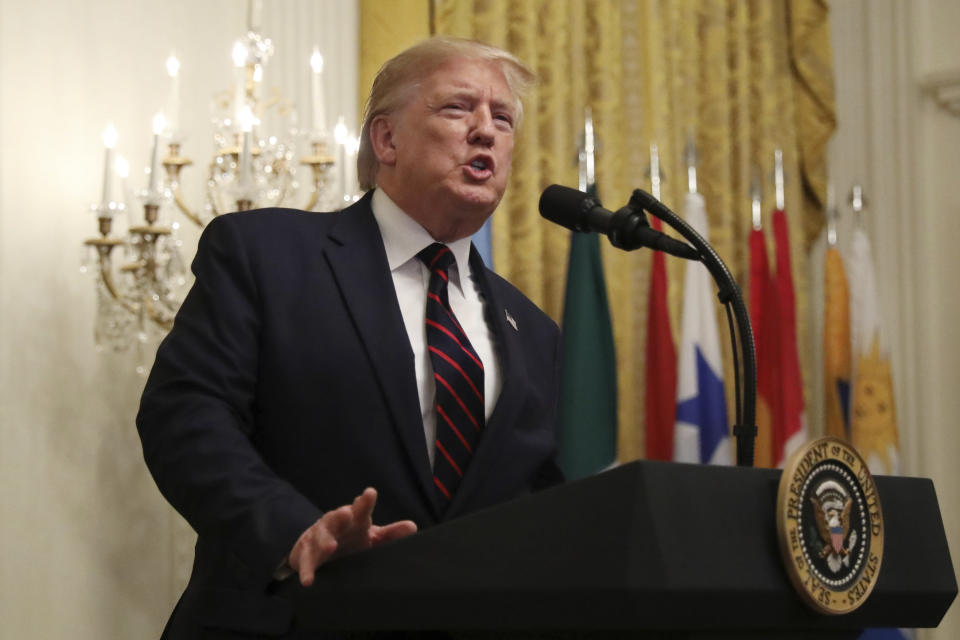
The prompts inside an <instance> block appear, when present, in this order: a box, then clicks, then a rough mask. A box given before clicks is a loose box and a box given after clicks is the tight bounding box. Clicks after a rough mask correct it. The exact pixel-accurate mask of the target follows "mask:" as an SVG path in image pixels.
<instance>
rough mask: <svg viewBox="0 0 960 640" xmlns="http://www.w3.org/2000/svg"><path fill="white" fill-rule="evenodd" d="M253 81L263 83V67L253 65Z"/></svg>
mask: <svg viewBox="0 0 960 640" xmlns="http://www.w3.org/2000/svg"><path fill="white" fill-rule="evenodd" d="M253 81H254V82H256V83H260V82H263V65H260V64H255V65H253Z"/></svg>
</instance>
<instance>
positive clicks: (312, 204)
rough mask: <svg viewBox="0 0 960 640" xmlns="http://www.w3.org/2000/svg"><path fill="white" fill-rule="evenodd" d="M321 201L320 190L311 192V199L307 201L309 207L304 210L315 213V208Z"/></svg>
mask: <svg viewBox="0 0 960 640" xmlns="http://www.w3.org/2000/svg"><path fill="white" fill-rule="evenodd" d="M319 200H320V190H319V189H314V190H313V191H311V192H310V199H309V200H307V206H305V207H304V208H303V210H304V211H313V208H314V207H315V206H317V202H318V201H319Z"/></svg>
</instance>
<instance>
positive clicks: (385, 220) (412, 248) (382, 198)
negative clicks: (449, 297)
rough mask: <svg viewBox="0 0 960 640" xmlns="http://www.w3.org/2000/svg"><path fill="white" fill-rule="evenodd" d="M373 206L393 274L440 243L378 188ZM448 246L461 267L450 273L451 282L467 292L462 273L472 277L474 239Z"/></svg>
mask: <svg viewBox="0 0 960 640" xmlns="http://www.w3.org/2000/svg"><path fill="white" fill-rule="evenodd" d="M370 206H371V208H372V209H373V217H374V218H375V219H376V221H377V226H379V227H380V235H381V236H382V237H383V248H384V249H385V250H386V252H387V263H388V264H389V265H390V271H391V272H393V271H396V270H397V269H398V268H399V267H401V266H403V265H404V264H406V263H407V262H409V261H410V260H411V259H416V256H417V254H418V253H420V251H422V250H423V249H425V248H426V247H428V246H430V245H431V244H433V243H434V242H436V240H434V239H433V237H432V236H431V235H430V233H429V232H428V231H427V230H426V229H424V228H423V227H422V226H421V225H420V223H419V222H417V221H416V220H414V219H413V218H411V217H410V216H409V215H407V213H406V212H405V211H404V210H403V209H401V208H400V207H398V206H397V205H396V203H394V201H393V200H391V199H390V196H388V195H387V194H386V193H384V191H383V189H374V191H373V200H372V202H371V203H370ZM446 245H447V246H448V247H450V252H451V253H453V257H454V259H455V260H456V265H457V269H456V271H453V272H451V273H450V274H449V275H450V279H451V281H453V283H454V284H455V285H456V286H457V287H459V288H460V289H461V290H463V286H462V284H461V282H462V280H461V278H460V276H461V274H466V275H467V276H468V277H469V276H471V275H472V272H471V269H470V260H469V258H470V238H469V237H467V238H460V239H459V240H455V241H453V242H448V243H446Z"/></svg>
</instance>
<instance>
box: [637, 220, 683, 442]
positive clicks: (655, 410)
mask: <svg viewBox="0 0 960 640" xmlns="http://www.w3.org/2000/svg"><path fill="white" fill-rule="evenodd" d="M653 228H654V229H656V230H658V231H659V230H660V229H661V228H662V225H661V223H660V220H658V219H656V218H653ZM646 371H647V389H646V407H645V408H646V425H647V438H646V441H647V459H649V460H672V459H673V424H674V422H675V421H676V418H677V352H676V348H675V347H674V345H673V333H672V331H671V330H670V312H669V310H668V309H667V269H666V264H665V262H664V256H663V254H662V253H661V252H659V251H654V252H653V268H652V270H651V273H650V297H649V299H648V304H647V359H646Z"/></svg>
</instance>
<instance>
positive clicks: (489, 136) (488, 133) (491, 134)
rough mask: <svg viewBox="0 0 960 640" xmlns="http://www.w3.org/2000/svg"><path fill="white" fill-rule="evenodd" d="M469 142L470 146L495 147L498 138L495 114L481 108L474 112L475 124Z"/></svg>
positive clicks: (485, 108)
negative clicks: (494, 121) (494, 142)
mask: <svg viewBox="0 0 960 640" xmlns="http://www.w3.org/2000/svg"><path fill="white" fill-rule="evenodd" d="M472 125H473V126H472V127H471V129H470V136H469V139H468V141H469V142H470V144H481V145H484V146H491V145H493V141H494V140H495V138H496V133H497V130H496V127H495V126H494V124H493V113H491V111H490V109H489V108H487V107H480V108H478V109H476V110H474V112H473V123H472Z"/></svg>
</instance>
